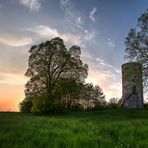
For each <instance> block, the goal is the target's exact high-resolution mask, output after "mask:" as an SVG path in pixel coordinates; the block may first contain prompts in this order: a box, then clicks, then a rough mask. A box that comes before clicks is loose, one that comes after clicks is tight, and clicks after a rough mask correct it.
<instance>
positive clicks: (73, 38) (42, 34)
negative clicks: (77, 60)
mask: <svg viewBox="0 0 148 148" xmlns="http://www.w3.org/2000/svg"><path fill="white" fill-rule="evenodd" d="M26 30H27V31H29V32H32V33H35V36H36V38H38V39H39V40H40V39H46V40H49V39H51V38H54V37H61V38H62V39H63V40H64V41H65V42H66V44H68V45H73V44H77V45H80V44H81V39H80V36H78V35H74V34H70V33H61V32H59V31H58V30H57V29H55V28H51V27H50V26H45V25H39V26H35V27H33V28H27V29H26Z"/></svg>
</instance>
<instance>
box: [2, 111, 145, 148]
mask: <svg viewBox="0 0 148 148" xmlns="http://www.w3.org/2000/svg"><path fill="white" fill-rule="evenodd" d="M3 147H4V148H11V147H16V148H17V147H18V148H32V147H33V148H36V147H39V148H42V147H44V148H45V147H47V148H106V147H107V148H148V111H146V110H106V111H96V112H77V113H72V112H71V113H67V114H63V115H62V114H61V115H53V114H50V115H49V114H48V115H38V114H23V113H0V148H3Z"/></svg>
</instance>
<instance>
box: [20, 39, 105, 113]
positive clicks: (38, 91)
mask: <svg viewBox="0 0 148 148" xmlns="http://www.w3.org/2000/svg"><path fill="white" fill-rule="evenodd" d="M29 53H30V56H29V60H28V69H27V71H26V73H25V75H26V76H27V77H28V78H29V81H28V82H27V84H26V85H25V98H24V100H23V101H22V102H21V103H20V105H19V107H20V111H22V112H52V111H58V110H65V109H95V108H96V107H98V106H105V104H106V101H105V95H104V94H103V91H102V89H101V88H100V87H99V86H93V84H91V83H85V79H86V78H87V75H88V65H87V64H84V63H83V62H82V60H81V49H80V47H78V46H72V47H71V48H70V49H69V50H68V49H67V48H66V46H65V45H64V41H63V40H62V39H60V38H59V37H57V38H54V39H52V40H50V41H46V42H44V43H41V44H39V45H35V46H32V47H31V49H30V50H29Z"/></svg>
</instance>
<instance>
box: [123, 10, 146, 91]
mask: <svg viewBox="0 0 148 148" xmlns="http://www.w3.org/2000/svg"><path fill="white" fill-rule="evenodd" d="M125 45H126V49H125V52H126V55H125V58H126V59H128V60H129V61H133V62H140V63H141V64H142V65H143V80H144V85H145V88H146V89H147V88H148V9H147V10H146V11H145V12H144V13H143V14H142V15H141V16H140V17H139V19H138V26H137V29H131V30H130V31H129V33H128V36H127V37H126V40H125Z"/></svg>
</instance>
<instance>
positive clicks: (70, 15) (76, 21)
mask: <svg viewBox="0 0 148 148" xmlns="http://www.w3.org/2000/svg"><path fill="white" fill-rule="evenodd" d="M60 4H61V7H62V9H63V10H64V13H65V16H66V18H67V20H68V22H69V23H70V24H71V25H72V26H74V27H75V28H77V29H79V30H81V31H82V32H83V33H84V35H89V34H92V33H91V32H90V31H88V30H87V29H86V28H85V27H84V26H83V24H84V22H83V20H82V17H81V16H79V15H76V13H75V12H74V11H73V9H72V8H73V4H72V3H71V1H70V0H60ZM89 36H90V35H89Z"/></svg>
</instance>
